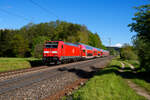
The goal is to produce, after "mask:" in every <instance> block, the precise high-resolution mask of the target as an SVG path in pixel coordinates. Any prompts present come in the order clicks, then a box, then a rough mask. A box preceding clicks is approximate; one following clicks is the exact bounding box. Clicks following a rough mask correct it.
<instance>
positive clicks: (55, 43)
mask: <svg viewBox="0 0 150 100" xmlns="http://www.w3.org/2000/svg"><path fill="white" fill-rule="evenodd" d="M57 47H58V42H47V43H46V44H45V48H57Z"/></svg>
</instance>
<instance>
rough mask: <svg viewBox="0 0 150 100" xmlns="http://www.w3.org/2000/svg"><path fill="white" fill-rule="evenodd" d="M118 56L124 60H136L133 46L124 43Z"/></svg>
mask: <svg viewBox="0 0 150 100" xmlns="http://www.w3.org/2000/svg"><path fill="white" fill-rule="evenodd" d="M120 57H121V59H124V60H136V59H137V55H136V54H135V52H134V51H133V47H132V46H130V45H128V44H124V46H123V47H122V48H121V50H120Z"/></svg>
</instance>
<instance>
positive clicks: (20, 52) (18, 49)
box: [10, 34, 29, 57]
mask: <svg viewBox="0 0 150 100" xmlns="http://www.w3.org/2000/svg"><path fill="white" fill-rule="evenodd" d="M10 43H11V48H12V50H13V54H14V55H15V56H16V57H24V56H25V54H26V52H28V50H29V47H28V41H27V40H25V39H24V38H23V37H22V36H21V35H20V34H14V35H13V37H12V40H11V41H10Z"/></svg>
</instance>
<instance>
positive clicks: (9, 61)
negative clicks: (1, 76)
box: [0, 58, 37, 72]
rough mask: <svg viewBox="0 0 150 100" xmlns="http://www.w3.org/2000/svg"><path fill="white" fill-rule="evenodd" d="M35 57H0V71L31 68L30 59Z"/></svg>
mask: <svg viewBox="0 0 150 100" xmlns="http://www.w3.org/2000/svg"><path fill="white" fill-rule="evenodd" d="M33 60H37V59H36V58H0V72H6V71H12V70H18V69H24V68H31V64H30V61H33Z"/></svg>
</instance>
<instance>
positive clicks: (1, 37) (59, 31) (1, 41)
mask: <svg viewBox="0 0 150 100" xmlns="http://www.w3.org/2000/svg"><path fill="white" fill-rule="evenodd" d="M47 40H51V41H55V40H56V41H58V40H62V41H65V42H71V43H75V42H81V43H84V44H88V45H91V46H94V47H97V48H103V49H105V47H104V45H103V44H102V42H101V39H100V37H99V36H98V34H97V33H92V32H91V31H89V30H88V29H87V27H86V26H85V25H79V24H73V23H69V22H65V21H59V20H57V21H51V22H49V23H40V24H33V23H29V24H28V25H25V26H23V27H22V28H20V29H17V30H11V29H3V30H2V29H1V30H0V57H31V56H34V57H41V56H42V48H43V44H44V42H45V41H47Z"/></svg>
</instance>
